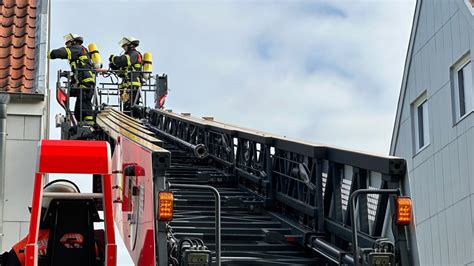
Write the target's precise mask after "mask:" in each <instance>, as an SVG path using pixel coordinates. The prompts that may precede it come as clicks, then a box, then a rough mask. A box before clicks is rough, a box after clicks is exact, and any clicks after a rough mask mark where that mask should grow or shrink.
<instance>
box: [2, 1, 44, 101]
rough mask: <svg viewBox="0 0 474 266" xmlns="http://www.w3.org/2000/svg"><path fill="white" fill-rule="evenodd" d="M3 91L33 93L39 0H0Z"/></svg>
mask: <svg viewBox="0 0 474 266" xmlns="http://www.w3.org/2000/svg"><path fill="white" fill-rule="evenodd" d="M0 20H1V21H0V22H1V27H0V91H9V92H25V93H31V92H32V90H33V81H34V75H35V69H34V66H35V29H36V0H0Z"/></svg>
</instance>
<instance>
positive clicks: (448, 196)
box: [440, 147, 454, 206]
mask: <svg viewBox="0 0 474 266" xmlns="http://www.w3.org/2000/svg"><path fill="white" fill-rule="evenodd" d="M440 152H441V154H442V164H443V182H444V199H445V204H446V206H450V205H452V204H453V203H454V194H453V193H454V190H453V186H452V180H451V178H452V173H451V160H450V159H449V156H450V153H449V149H448V147H445V148H444V149H442V150H441V151H440Z"/></svg>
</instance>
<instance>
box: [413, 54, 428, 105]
mask: <svg viewBox="0 0 474 266" xmlns="http://www.w3.org/2000/svg"><path fill="white" fill-rule="evenodd" d="M413 67H414V69H415V75H414V77H415V84H414V86H413V87H412V90H413V91H412V93H411V99H410V100H409V103H410V104H411V103H412V102H413V101H415V100H416V99H417V98H418V97H419V96H420V95H421V93H422V92H423V91H424V90H426V87H425V82H424V74H423V71H424V70H423V68H424V66H423V61H422V60H421V53H420V52H418V53H417V54H416V55H415V56H414V58H413Z"/></svg>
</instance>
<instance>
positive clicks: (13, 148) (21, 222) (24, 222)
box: [1, 96, 48, 252]
mask: <svg viewBox="0 0 474 266" xmlns="http://www.w3.org/2000/svg"><path fill="white" fill-rule="evenodd" d="M25 97H26V98H28V96H25ZM46 113H47V109H46V105H45V102H44V101H43V100H39V99H35V100H34V101H31V100H25V99H17V100H15V99H12V101H11V102H10V104H9V105H8V108H7V142H6V158H5V162H6V169H5V180H3V187H4V198H3V199H2V203H3V213H2V225H3V230H2V238H1V250H2V252H3V251H7V250H9V249H11V247H12V245H13V244H14V243H16V242H17V241H18V240H20V239H22V238H23V237H25V236H26V235H27V232H28V226H29V223H28V221H29V218H30V217H29V211H28V206H30V205H31V198H32V192H33V181H34V174H35V172H36V164H37V155H38V144H39V140H40V139H42V138H44V137H45V136H46V133H47V132H46V128H47V127H46V125H47V122H48V120H47V119H46V117H47V116H46Z"/></svg>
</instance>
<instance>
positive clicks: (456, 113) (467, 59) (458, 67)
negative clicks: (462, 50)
mask: <svg viewBox="0 0 474 266" xmlns="http://www.w3.org/2000/svg"><path fill="white" fill-rule="evenodd" d="M469 64H470V66H469V67H470V69H471V71H470V75H471V76H470V77H471V90H470V93H466V87H465V85H464V80H465V79H464V75H465V74H464V71H462V70H464V69H465V67H466V66H467V65H469ZM460 74H462V77H463V82H462V84H460V82H459V77H460ZM473 74H474V73H473V62H472V60H471V56H470V53H467V54H465V55H463V56H462V57H461V58H460V59H459V60H458V61H457V62H456V63H455V64H454V65H453V66H452V67H451V95H452V104H453V126H455V125H456V124H457V123H459V122H460V121H461V120H463V119H464V118H465V117H467V116H469V115H470V114H471V113H472V112H474V77H473ZM460 85H461V86H462V91H461V89H460V87H461V86H460ZM468 94H469V95H470V98H471V100H470V101H471V102H470V103H468V102H467V101H468V100H469V99H468V98H469V97H468V98H466V95H468ZM461 99H463V101H461ZM462 107H463V108H462ZM461 108H462V109H464V113H463V112H462V109H461ZM461 113H463V114H461Z"/></svg>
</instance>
